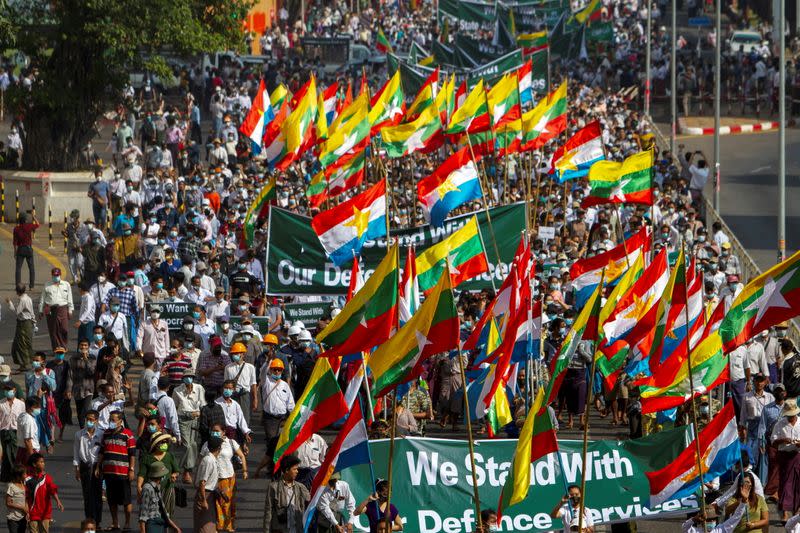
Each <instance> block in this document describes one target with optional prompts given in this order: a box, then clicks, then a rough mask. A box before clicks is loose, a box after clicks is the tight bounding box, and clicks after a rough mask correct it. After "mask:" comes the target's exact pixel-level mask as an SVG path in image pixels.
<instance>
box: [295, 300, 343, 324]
mask: <svg viewBox="0 0 800 533" xmlns="http://www.w3.org/2000/svg"><path fill="white" fill-rule="evenodd" d="M331 309H333V302H313V303H302V304H285V305H284V308H283V312H284V314H285V315H286V320H287V321H288V322H289V323H290V324H292V323H294V321H295V320H299V321H300V322H302V323H303V324H305V326H306V329H312V328H316V327H317V323H318V322H319V320H320V319H321V318H326V317H329V316H331Z"/></svg>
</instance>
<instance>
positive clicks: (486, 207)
mask: <svg viewBox="0 0 800 533" xmlns="http://www.w3.org/2000/svg"><path fill="white" fill-rule="evenodd" d="M466 137H467V144H468V145H469V153H470V155H471V156H472V164H473V165H475V168H476V169H477V167H478V163H477V162H476V161H475V152H474V151H473V150H472V141H471V140H470V138H469V133H467V135H466ZM485 178H486V176H485V175H484V179H485ZM484 179H481V172H480V171H478V180H479V182H480V183H481V187H482V188H483V194H482V195H481V198H482V199H483V211H484V212H485V213H486V221H487V222H488V223H489V231H491V232H492V245H494V254H495V258H496V259H497V263H498V264H499V263H500V249H499V248H498V247H497V239H495V237H494V227H493V226H492V215H491V214H489V203H488V202H487V201H486V194H487V193H488V194H491V192H492V190H491V189H489V188H488V187H487V186H486V181H484ZM492 286H494V276H492Z"/></svg>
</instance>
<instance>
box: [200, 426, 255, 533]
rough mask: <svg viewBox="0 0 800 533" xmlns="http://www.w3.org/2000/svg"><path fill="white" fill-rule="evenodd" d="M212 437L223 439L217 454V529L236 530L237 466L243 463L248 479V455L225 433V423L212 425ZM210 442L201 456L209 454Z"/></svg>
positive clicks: (204, 447)
mask: <svg viewBox="0 0 800 533" xmlns="http://www.w3.org/2000/svg"><path fill="white" fill-rule="evenodd" d="M210 435H211V438H212V439H215V438H219V439H222V449H221V450H220V453H219V455H218V456H217V467H218V471H219V480H218V482H217V494H218V497H217V502H216V505H217V531H235V530H236V529H235V521H236V468H235V467H234V465H236V464H238V465H241V467H242V468H241V469H242V479H247V477H248V472H247V457H246V456H245V455H244V452H243V449H242V447H241V446H239V443H238V442H236V440H234V439H231V438H228V437H227V436H226V435H225V426H224V424H214V425H213V426H211V434H210ZM208 453H209V450H208V443H206V444H204V445H203V447H202V449H201V450H200V456H201V457H205V456H206V455H208Z"/></svg>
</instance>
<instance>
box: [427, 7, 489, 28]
mask: <svg viewBox="0 0 800 533" xmlns="http://www.w3.org/2000/svg"><path fill="white" fill-rule="evenodd" d="M445 17H446V18H449V19H450V20H451V21H452V22H453V23H454V24H456V26H455V28H454V29H460V30H461V31H478V30H482V31H493V30H494V24H495V18H496V17H497V13H496V12H495V5H494V2H492V3H486V2H479V1H471V0H439V23H440V24H442V23H443V18H445Z"/></svg>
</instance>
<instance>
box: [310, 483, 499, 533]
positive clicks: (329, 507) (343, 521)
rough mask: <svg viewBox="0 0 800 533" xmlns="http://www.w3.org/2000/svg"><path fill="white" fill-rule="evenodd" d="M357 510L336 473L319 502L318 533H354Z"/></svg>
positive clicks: (348, 488)
mask: <svg viewBox="0 0 800 533" xmlns="http://www.w3.org/2000/svg"><path fill="white" fill-rule="evenodd" d="M355 510H356V500H355V498H353V493H352V492H351V491H350V485H349V484H348V483H347V482H346V481H342V475H341V473H339V472H334V473H333V474H331V476H330V478H329V479H328V483H327V484H326V485H325V488H324V489H323V490H322V494H321V495H320V497H319V501H318V502H317V511H318V512H319V516H318V518H317V531H318V533H342V532H347V533H352V532H353V524H354V513H355ZM496 518H497V517H496V516H495V519H496Z"/></svg>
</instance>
